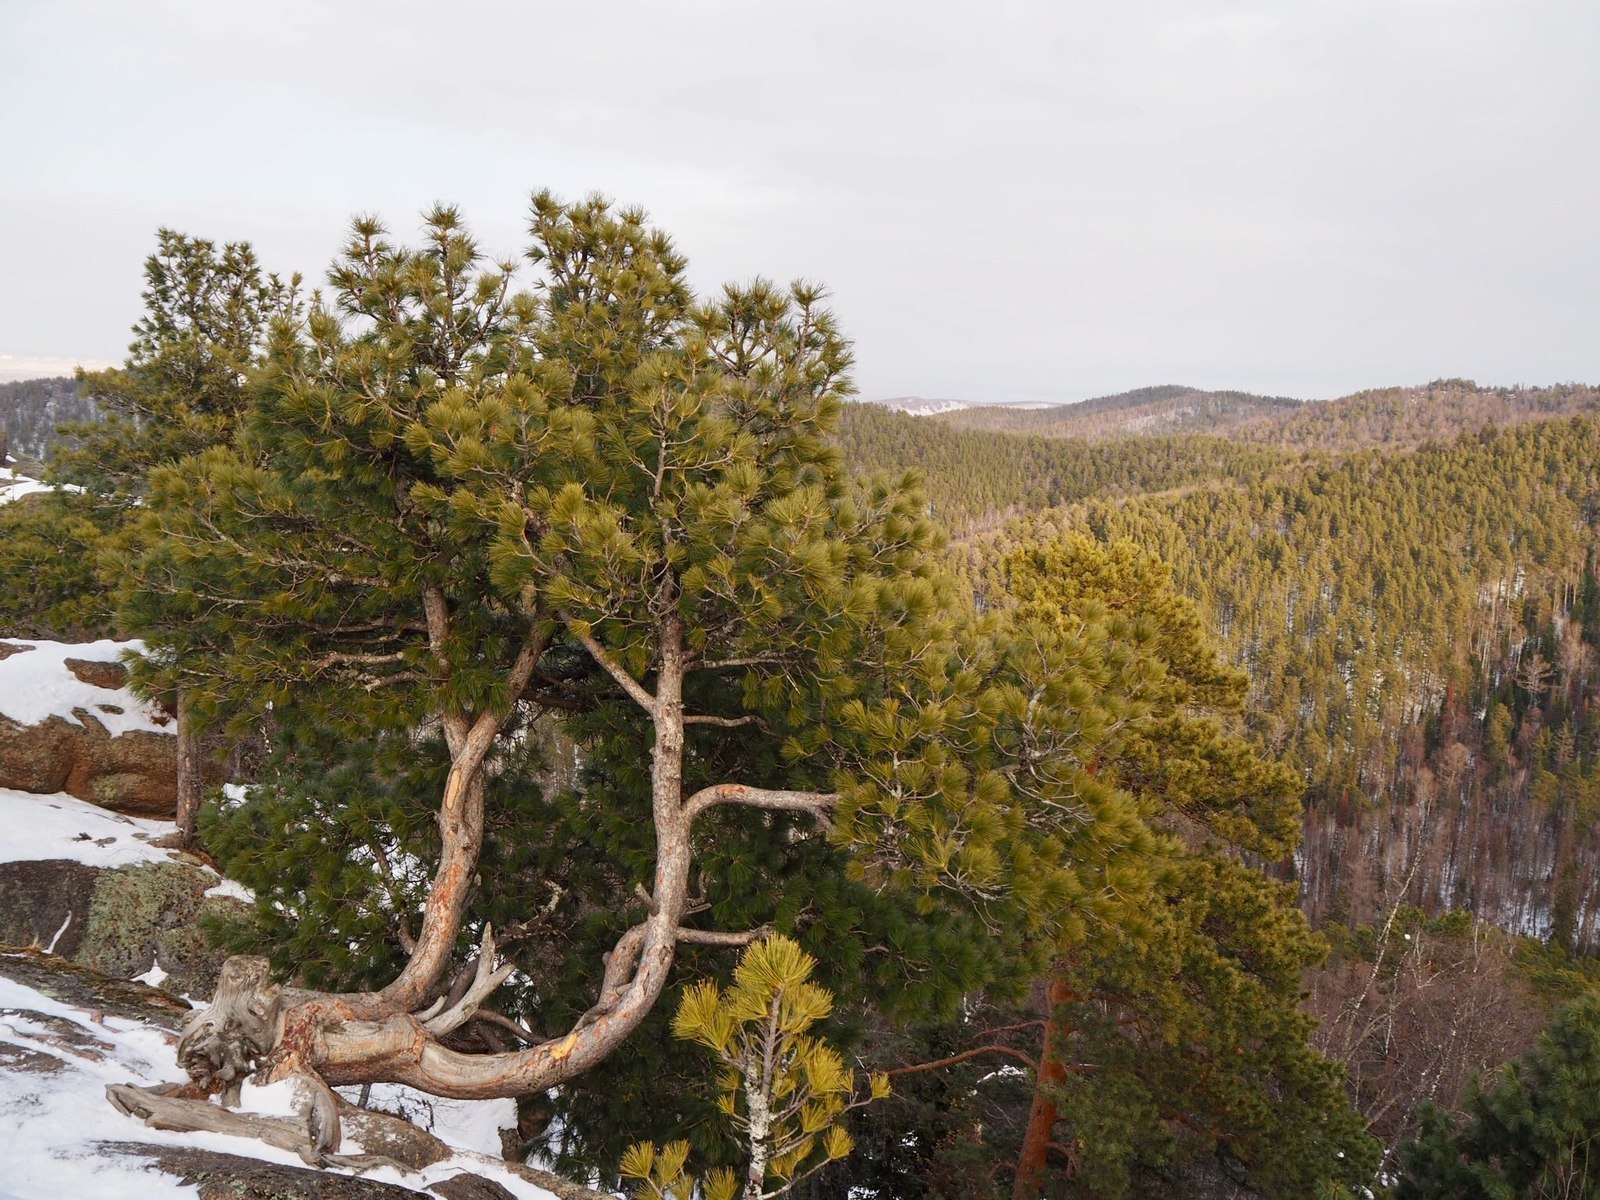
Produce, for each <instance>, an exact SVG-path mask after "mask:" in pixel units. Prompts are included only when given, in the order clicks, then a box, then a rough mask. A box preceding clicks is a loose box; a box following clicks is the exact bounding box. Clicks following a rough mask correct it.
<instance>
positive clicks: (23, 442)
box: [0, 377, 95, 462]
mask: <svg viewBox="0 0 1600 1200" xmlns="http://www.w3.org/2000/svg"><path fill="white" fill-rule="evenodd" d="M94 418H95V405H94V402H93V401H91V400H89V399H87V398H85V397H83V396H80V395H79V394H78V385H77V382H76V381H75V380H72V379H68V378H66V377H61V378H56V379H24V380H21V381H19V382H16V383H0V440H9V442H10V450H11V454H12V456H13V457H14V458H17V459H20V460H26V461H33V462H42V461H43V460H44V457H45V453H46V451H47V450H48V449H49V448H50V447H51V446H52V445H54V444H55V443H56V442H57V441H59V440H60V439H59V438H58V437H57V436H56V426H57V425H64V424H67V423H69V422H73V421H92V420H94Z"/></svg>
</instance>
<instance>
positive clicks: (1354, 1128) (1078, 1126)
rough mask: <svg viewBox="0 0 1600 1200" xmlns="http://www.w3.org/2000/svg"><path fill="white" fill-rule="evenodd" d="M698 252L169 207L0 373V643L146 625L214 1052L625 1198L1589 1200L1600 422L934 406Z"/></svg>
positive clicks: (1546, 405)
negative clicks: (155, 228) (332, 224)
mask: <svg viewBox="0 0 1600 1200" xmlns="http://www.w3.org/2000/svg"><path fill="white" fill-rule="evenodd" d="M686 280H687V265H686V263H685V261H684V259H683V257H682V256H681V255H680V254H679V253H678V252H677V250H676V249H675V248H674V246H673V244H672V242H671V240H670V239H669V238H668V237H667V235H666V234H665V233H663V232H661V231H659V230H656V229H654V228H653V227H652V226H650V224H649V223H648V221H647V220H646V218H645V217H644V216H643V214H641V213H639V212H636V211H634V210H628V209H620V208H617V207H614V206H612V205H609V204H608V203H606V202H604V201H601V200H598V199H591V200H587V201H583V202H579V203H567V202H564V201H562V200H560V199H558V198H556V197H554V196H551V195H549V194H548V193H541V194H540V195H538V196H536V197H535V199H534V204H533V213H532V218H531V223H530V244H529V247H528V249H527V252H526V258H525V260H524V261H523V262H522V263H521V264H520V270H518V271H513V270H512V269H511V267H510V266H509V265H506V264H499V263H496V262H493V261H490V260H488V259H487V258H486V257H485V256H484V255H483V254H482V253H481V252H480V251H479V249H478V247H477V245H476V243H475V242H474V241H473V239H472V236H471V234H470V232H469V231H468V229H467V228H466V226H465V224H464V222H463V220H462V218H461V216H460V215H459V214H458V213H456V212H455V211H454V210H452V209H446V208H440V209H438V210H435V211H434V212H432V213H431V214H430V215H429V217H428V222H427V227H426V231H425V235H424V238H423V240H422V241H421V242H420V244H418V245H415V246H406V245H403V244H401V243H400V242H398V241H396V240H395V239H393V238H392V237H391V236H390V235H389V233H388V232H387V230H386V229H384V228H383V227H382V226H381V225H380V224H379V223H378V222H377V221H375V220H372V219H363V220H362V221H359V222H357V223H356V224H355V226H354V227H353V228H352V231H351V234H350V239H349V243H348V245H347V248H346V250H345V252H344V253H343V254H342V255H341V257H340V258H339V259H338V260H337V261H336V262H335V263H334V264H333V265H332V267H331V268H330V269H329V271H328V273H327V276H326V287H325V292H323V293H319V294H317V295H309V294H307V293H306V292H305V290H304V288H303V287H302V286H301V284H300V283H299V281H298V279H287V278H280V277H278V276H273V275H270V274H268V273H267V272H266V271H265V270H264V269H263V268H262V266H261V265H260V264H259V263H258V262H257V260H256V258H255V255H254V253H253V251H251V249H250V248H249V247H248V246H244V245H242V244H234V245H224V246H219V245H216V244H214V243H211V242H207V241H204V240H200V239H194V238H189V237H187V236H184V235H181V234H178V233H173V232H170V231H163V232H162V233H161V235H160V238H159V242H158V248H157V252H156V253H155V254H154V255H152V257H151V258H150V260H149V263H148V265H147V273H146V284H147V286H146V291H145V306H146V307H145V315H144V317H143V318H142V320H141V322H140V324H139V326H138V327H137V328H136V330H135V342H134V345H133V348H132V350H131V352H130V357H129V359H128V362H127V364H126V365H125V367H124V368H122V369H118V370H113V371H107V372H98V373H90V374H86V375H83V376H81V377H80V378H79V380H78V381H76V383H75V385H73V386H71V387H67V386H64V385H62V384H61V383H60V382H59V381H43V382H42V383H35V384H27V385H11V386H10V387H9V388H8V389H6V390H4V391H0V416H3V417H4V420H5V426H4V427H5V428H6V429H7V430H8V431H9V432H10V434H11V443H12V453H13V455H15V456H17V457H22V456H23V455H24V454H26V455H27V456H29V457H32V458H44V457H46V456H47V455H48V456H49V459H50V463H49V467H48V470H49V473H50V476H49V477H50V478H51V480H52V481H54V482H57V483H61V484H71V485H73V487H74V488H75V489H78V490H68V489H63V490H60V491H57V492H53V493H48V494H39V495H34V496H30V497H28V498H26V499H25V500H22V501H18V502H16V503H13V504H10V505H7V506H5V507H4V508H0V572H3V575H4V577H5V578H6V579H8V580H12V581H18V583H19V584H20V583H21V582H23V581H26V586H16V587H8V588H7V590H6V592H5V593H4V595H3V596H0V632H4V633H5V634H7V635H11V636H31V637H60V638H82V637H86V636H101V635H111V634H115V635H118V636H137V637H140V638H143V639H144V641H145V643H146V645H147V646H148V647H149V648H150V651H151V652H150V654H149V657H148V658H147V659H146V660H145V662H144V663H143V664H142V665H141V667H140V668H139V670H138V671H137V672H136V678H137V679H138V681H139V683H140V685H141V686H142V687H144V688H145V689H146V691H147V692H149V693H151V694H163V695H171V696H176V697H179V700H178V702H177V709H178V711H179V713H180V720H183V721H185V722H186V723H188V732H190V733H191V734H192V735H193V736H194V737H195V738H197V739H198V740H199V741H200V743H202V744H203V745H204V746H205V748H206V753H208V754H209V755H210V756H211V757H212V758H213V759H214V760H215V761H216V763H218V764H226V771H227V772H228V773H231V776H232V781H234V782H237V783H240V784H241V785H244V786H243V790H235V789H230V790H229V792H228V793H226V794H224V793H222V792H220V791H215V790H213V791H212V792H210V793H209V794H208V795H207V796H206V797H205V798H204V802H203V804H202V805H201V806H200V807H198V808H197V809H196V810H195V811H192V812H188V813H184V812H182V811H180V813H179V821H180V828H181V829H182V830H183V831H184V834H185V836H186V837H188V838H189V839H190V840H191V843H192V844H195V845H197V846H199V847H201V848H203V849H204V850H205V851H206V852H207V853H208V854H209V855H211V856H212V857H213V858H214V859H215V860H216V862H217V863H218V865H219V867H220V868H221V869H223V870H224V871H225V872H226V873H228V874H229V875H231V876H232V877H234V878H236V879H238V880H240V881H241V882H243V883H245V884H247V885H249V886H251V887H252V888H253V889H255V892H256V895H257V898H258V900H257V905H256V908H255V911H254V912H253V914H252V915H251V916H250V917H249V918H248V919H239V920H235V921H234V922H232V923H230V924H226V925H218V926H217V927H216V928H213V929H211V930H210V931H209V933H210V935H211V936H212V937H214V938H215V939H217V940H218V941H219V942H220V943H222V944H224V945H226V946H227V947H229V948H230V949H232V950H235V951H238V952H250V953H258V954H263V955H265V956H266V957H267V958H268V959H269V960H270V961H271V965H272V969H273V971H274V972H275V974H276V976H277V977H278V978H279V979H280V980H284V981H289V982H291V983H292V984H293V985H294V986H295V988H296V989H298V990H297V991H296V992H295V993H294V994H295V996H296V997H297V999H296V1000H295V1002H294V1005H293V1007H289V1008H286V1010H285V1011H286V1015H285V1017H284V1018H283V1023H284V1024H285V1025H286V1027H287V1028H288V1029H289V1030H290V1032H291V1034H298V1035H300V1037H301V1040H300V1041H297V1042H294V1041H293V1039H292V1038H291V1039H290V1041H285V1040H283V1039H282V1037H280V1039H279V1041H277V1042H271V1041H270V1039H269V1040H268V1042H267V1043H266V1044H261V1045H256V1046H255V1048H254V1050H252V1051H251V1053H252V1054H254V1055H255V1056H256V1058H257V1059H259V1060H260V1061H262V1062H269V1061H273V1060H274V1056H281V1055H282V1054H284V1053H286V1051H285V1050H284V1049H283V1047H284V1046H286V1045H289V1044H291V1042H292V1043H293V1044H294V1045H295V1046H297V1047H298V1049H296V1050H295V1051H294V1053H295V1054H296V1055H298V1056H299V1057H298V1058H297V1059H296V1066H297V1069H302V1070H304V1071H306V1072H307V1073H308V1074H310V1075H312V1076H314V1077H316V1078H317V1079H319V1080H322V1081H325V1083H326V1084H328V1085H332V1084H340V1083H371V1082H388V1081H395V1082H402V1083H408V1084H412V1085H414V1086H417V1087H419V1088H421V1089H422V1090H424V1091H428V1090H432V1091H434V1092H436V1093H437V1094H439V1095H459V1096H465V1097H485V1096H514V1097H517V1098H518V1100H519V1112H520V1120H521V1123H520V1126H519V1130H518V1136H519V1138H520V1140H521V1149H522V1150H523V1151H524V1152H529V1153H537V1154H539V1155H540V1156H542V1158H543V1159H544V1160H546V1161H548V1162H551V1163H553V1164H555V1165H556V1166H557V1167H559V1168H561V1169H562V1170H564V1171H566V1172H567V1173H569V1174H571V1175H572V1176H574V1177H576V1178H581V1179H584V1180H586V1181H588V1182H591V1183H599V1184H601V1185H603V1186H605V1187H607V1188H611V1187H622V1188H625V1189H627V1190H628V1194H633V1195H641V1196H649V1197H669V1196H675V1197H681V1198H686V1197H689V1196H691V1195H703V1196H716V1197H723V1198H728V1200H731V1198H732V1197H734V1196H739V1195H742V1196H747V1197H750V1196H768V1195H776V1194H779V1193H778V1191H777V1190H775V1189H780V1188H786V1189H787V1191H788V1194H792V1195H795V1196H808V1197H816V1198H821V1197H833V1196H846V1195H849V1196H854V1197H864V1196H877V1197H883V1198H885V1200H889V1198H901V1197H904V1198H908V1200H909V1198H915V1197H930V1198H931V1197H949V1198H952V1200H954V1198H958V1197H959V1198H968V1197H970V1198H974V1200H982V1198H985V1197H1001V1196H1012V1197H1018V1198H1022V1200H1027V1198H1030V1197H1037V1196H1062V1197H1068V1196H1071V1197H1077V1196H1083V1197H1120V1196H1130V1197H1142V1196H1151V1197H1163V1196H1165V1197H1218V1198H1221V1197H1235V1196H1262V1197H1284V1198H1289V1197H1312V1196H1327V1197H1332V1196H1366V1195H1377V1194H1384V1193H1386V1192H1390V1191H1391V1190H1392V1193H1393V1194H1395V1195H1399V1196H1476V1195H1483V1196H1501V1195H1518V1196H1521V1195H1529V1196H1532V1195H1543V1194H1570V1195H1592V1194H1600V1164H1597V1165H1596V1166H1595V1167H1594V1168H1592V1169H1591V1168H1590V1167H1589V1165H1588V1157H1587V1154H1586V1152H1585V1151H1584V1150H1583V1146H1584V1144H1585V1137H1588V1138H1593V1137H1595V1136H1600V1119H1597V1118H1596V1115H1595V1111H1594V1100H1593V1096H1594V1093H1595V1089H1594V1087H1593V1086H1592V1084H1593V1081H1594V1080H1595V1079H1600V1071H1597V1068H1596V1066H1595V1060H1596V1058H1597V1055H1600V1035H1597V1030H1600V1017H1597V1015H1596V1011H1595V1000H1594V988H1596V987H1600V972H1597V971H1595V970H1594V968H1593V965H1592V964H1593V963H1594V961H1595V955H1597V954H1600V841H1597V838H1596V834H1595V832H1594V830H1595V824H1596V817H1597V816H1600V653H1597V648H1600V545H1597V540H1596V533H1597V530H1600V390H1597V389H1595V388H1591V387H1586V386H1578V385H1560V386H1550V387H1481V386H1478V385H1476V384H1474V383H1472V382H1470V381H1465V380H1440V381H1436V382H1435V383H1432V384H1427V385H1424V386H1415V387H1395V388H1388V389H1384V390H1376V391H1368V392H1362V393H1359V394H1356V395H1353V396H1349V397H1345V398H1343V399H1340V400H1334V401H1327V402H1316V403H1301V402H1297V401H1293V400H1288V399H1284V398H1279V397H1258V396H1250V395H1247V394H1244V393H1239V392H1203V391H1198V390H1196V389H1191V388H1185V387H1177V386H1163V387H1150V388H1145V389H1142V390H1140V391H1137V392H1130V393H1126V394H1123V395H1119V396H1112V397H1106V398H1104V399H1102V400H1098V401H1090V402H1086V403H1084V404H1082V405H1076V406H1062V407H1052V408H1030V409H1020V408H1019V409H1008V408H1001V407H974V408H968V409H962V410H957V411H953V412H948V413H942V414H939V415H934V416H921V417H912V416H908V415H906V414H903V413H899V412H895V411H892V410H890V409H888V408H885V407H881V406H878V405H873V404H868V403H859V402H855V401H853V400H851V399H850V396H851V393H852V391H853V386H852V384H851V382H850V367H851V361H852V359H851V348H850V344H849V340H848V337H847V331H843V330H841V329H840V328H839V327H838V325H837V322H836V320H835V318H834V317H833V315H832V314H831V313H830V312H829V311H828V309H827V305H826V302H825V297H824V294H823V293H822V292H821V290H820V289H818V288H816V287H813V286H807V285H801V284H796V285H794V286H793V287H792V288H787V289H786V288H779V287H775V286H773V285H770V284H766V283H756V284H753V285H750V286H748V287H731V288H729V289H727V290H725V291H724V292H722V293H720V294H719V295H717V296H714V297H697V296H696V295H694V293H693V292H692V291H691V290H690V288H689V285H688V283H687V281H686ZM41 423H44V424H49V425H55V424H58V423H60V424H62V429H61V431H60V433H59V435H52V436H51V437H48V438H47V437H44V436H42V435H41V434H40V433H39V427H40V425H41ZM219 769H221V767H220V765H219ZM241 797H242V798H241ZM197 799H198V797H197ZM402 1035H403V1036H402ZM407 1038H412V1039H413V1042H414V1044H413V1042H406V1039H407ZM402 1042H406V1044H405V1046H402V1045H401V1043H402ZM229 1052H230V1053H232V1052H233V1051H231V1050H230V1051H229ZM213 1066H214V1067H215V1069H214V1070H213V1072H212V1076H210V1077H207V1078H208V1079H209V1080H210V1082H211V1083H212V1084H214V1085H215V1088H216V1089H217V1090H220V1089H221V1088H222V1086H223V1085H222V1083H221V1082H219V1081H220V1080H221V1078H222V1075H223V1071H222V1067H221V1065H220V1060H219V1062H218V1063H216V1064H213ZM1575 1079H1576V1080H1577V1082H1576V1083H1575V1082H1574V1080H1575ZM1518 1122H1521V1123H1522V1124H1521V1125H1519V1124H1518ZM1508 1128H1509V1129H1513V1130H1515V1129H1519V1128H1530V1129H1537V1130H1539V1131H1541V1132H1540V1136H1539V1137H1535V1136H1533V1135H1531V1134H1530V1135H1528V1136H1524V1137H1514V1136H1512V1137H1509V1140H1508V1135H1507V1134H1506V1130H1507V1129H1508ZM1550 1129H1556V1130H1557V1131H1558V1133H1559V1132H1561V1131H1565V1133H1568V1134H1571V1133H1573V1131H1576V1134H1574V1136H1557V1134H1555V1133H1552V1134H1551V1135H1550V1136H1548V1137H1545V1136H1543V1134H1544V1133H1545V1132H1548V1131H1549V1130H1550ZM1578 1135H1582V1136H1578ZM1557 1187H1567V1188H1569V1189H1571V1190H1568V1191H1566V1192H1560V1193H1558V1192H1556V1191H1554V1190H1552V1189H1555V1188H1557ZM1541 1189H1543V1190H1541Z"/></svg>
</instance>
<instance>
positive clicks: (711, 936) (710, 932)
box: [678, 925, 772, 946]
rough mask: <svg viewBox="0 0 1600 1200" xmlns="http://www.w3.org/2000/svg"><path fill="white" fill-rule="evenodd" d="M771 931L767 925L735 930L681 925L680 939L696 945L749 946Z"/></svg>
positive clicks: (679, 930) (679, 929)
mask: <svg viewBox="0 0 1600 1200" xmlns="http://www.w3.org/2000/svg"><path fill="white" fill-rule="evenodd" d="M771 932H772V930H771V928H770V927H769V926H766V925H761V926H758V927H757V928H755V929H741V930H734V931H724V930H721V929H684V928H683V927H682V926H680V927H679V928H678V940H679V941H680V942H688V943H690V944H691V945H695V946H748V945H749V944H750V943H751V942H759V941H760V940H761V939H762V938H763V937H765V936H766V935H767V934H769V933H771Z"/></svg>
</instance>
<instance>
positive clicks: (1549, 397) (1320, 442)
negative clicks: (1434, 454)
mask: <svg viewBox="0 0 1600 1200" xmlns="http://www.w3.org/2000/svg"><path fill="white" fill-rule="evenodd" d="M1595 412H1600V388H1597V387H1594V386H1592V385H1589V384H1582V383H1558V384H1555V385H1553V386H1551V387H1520V386H1519V387H1483V386H1480V385H1479V384H1477V383H1474V382H1473V381H1472V380H1470V379H1436V380H1434V381H1433V382H1432V383H1427V384H1422V385H1420V386H1417V387H1391V388H1375V389H1373V390H1371V391H1365V392H1356V393H1355V394H1354V395H1351V396H1344V397H1342V398H1340V399H1338V400H1329V401H1326V402H1324V403H1310V404H1302V405H1299V406H1298V407H1296V408H1294V409H1291V410H1285V411H1283V412H1279V413H1275V414H1263V415H1262V416H1259V417H1257V418H1255V419H1253V420H1250V421H1246V422H1244V423H1242V424H1240V425H1239V426H1238V427H1237V428H1236V429H1235V430H1233V431H1232V432H1231V433H1229V434H1228V435H1227V436H1230V437H1235V438H1238V439H1240V440H1243V441H1252V442H1263V443H1268V444H1271V445H1275V446H1283V447H1293V448H1294V449H1296V450H1329V451H1335V452H1339V451H1348V450H1358V449H1363V448H1366V447H1369V446H1377V447H1383V448H1386V449H1392V450H1401V449H1413V448H1415V447H1417V446H1420V445H1422V444H1424V443H1426V442H1449V441H1453V440H1455V439H1456V438H1457V437H1459V436H1460V435H1461V434H1463V433H1476V432H1478V431H1479V430H1482V429H1485V428H1488V427H1493V428H1496V429H1512V428H1515V427H1516V426H1518V425H1522V424H1525V423H1527V422H1529V421H1543V420H1548V419H1550V418H1551V417H1577V416H1585V415H1588V414H1591V413H1595Z"/></svg>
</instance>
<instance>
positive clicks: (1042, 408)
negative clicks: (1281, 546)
mask: <svg viewBox="0 0 1600 1200" xmlns="http://www.w3.org/2000/svg"><path fill="white" fill-rule="evenodd" d="M1302 404H1303V401H1299V400H1290V399H1287V398H1285V397H1282V396H1256V395H1252V394H1251V393H1249V392H1228V391H1224V392H1208V391H1203V390H1201V389H1199V388H1192V387H1184V386H1182V385H1180V384H1163V385H1161V386H1159V387H1146V388H1137V389H1135V390H1133V391H1131V392H1119V393H1117V394H1116V395H1114V396H1098V397H1096V398H1095V399H1093V400H1084V401H1082V402H1080V403H1077V404H1051V405H1001V404H985V405H974V406H969V407H965V408H961V409H958V410H953V411H949V412H942V413H939V414H938V416H939V419H940V420H942V421H944V422H946V423H948V424H950V425H954V426H956V427H957V428H960V429H980V430H984V431H986V432H991V433H1031V434H1037V435H1039V436H1041V437H1058V438H1059V437H1075V438H1085V439H1091V440H1097V439H1103V438H1115V437H1140V436H1146V435H1158V434H1169V433H1206V434H1213V435H1216V436H1221V437H1227V436H1229V435H1231V434H1232V433H1233V432H1234V431H1235V430H1237V429H1239V428H1240V427H1241V426H1244V425H1248V424H1250V423H1252V422H1255V421H1257V420H1259V419H1260V418H1262V417H1275V416H1278V415H1281V414H1286V413H1292V412H1295V411H1297V410H1298V409H1299V408H1300V407H1301V406H1302Z"/></svg>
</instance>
